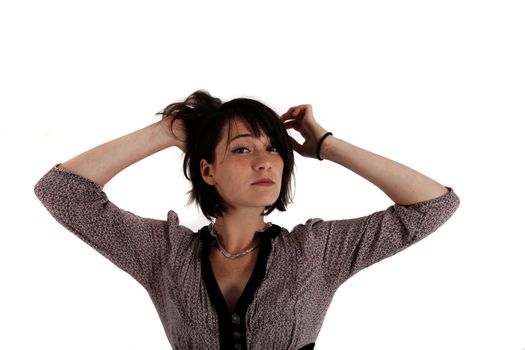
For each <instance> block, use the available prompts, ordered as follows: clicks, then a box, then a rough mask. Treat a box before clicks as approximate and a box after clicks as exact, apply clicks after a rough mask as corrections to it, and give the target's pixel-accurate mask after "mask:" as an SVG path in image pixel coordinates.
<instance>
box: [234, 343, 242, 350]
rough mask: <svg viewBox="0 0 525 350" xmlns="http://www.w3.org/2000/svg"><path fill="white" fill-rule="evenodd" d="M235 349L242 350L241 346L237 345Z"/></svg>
mask: <svg viewBox="0 0 525 350" xmlns="http://www.w3.org/2000/svg"><path fill="white" fill-rule="evenodd" d="M233 347H234V348H235V350H241V344H235V345H234V346H233Z"/></svg>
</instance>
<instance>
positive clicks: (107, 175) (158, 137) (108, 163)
mask: <svg viewBox="0 0 525 350" xmlns="http://www.w3.org/2000/svg"><path fill="white" fill-rule="evenodd" d="M171 145H172V141H171V140H170V139H169V138H167V136H166V135H165V133H164V132H162V129H161V124H160V123H159V122H156V123H153V124H151V125H149V126H147V127H145V128H142V129H140V130H137V131H134V132H132V133H129V134H127V135H124V136H121V137H119V138H116V139H114V140H111V141H108V142H106V143H104V144H101V145H99V146H96V147H94V148H92V149H90V150H88V151H86V152H84V153H81V154H79V155H77V156H76V157H74V158H72V159H70V160H68V161H66V162H64V163H62V164H61V165H59V168H63V169H64V170H68V171H70V172H73V173H75V174H78V175H82V176H84V177H86V178H88V179H90V180H93V181H95V182H96V183H98V184H99V185H100V186H104V185H105V184H106V183H107V182H108V181H109V180H110V179H111V178H113V177H114V176H115V175H116V174H118V173H119V172H120V171H122V170H124V169H125V168H127V167H128V166H130V165H131V164H133V163H136V162H138V161H139V160H141V159H144V158H146V157H148V156H150V155H152V154H153V153H156V152H158V151H161V150H163V149H165V148H167V147H169V146H171Z"/></svg>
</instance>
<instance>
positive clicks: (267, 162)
mask: <svg viewBox="0 0 525 350" xmlns="http://www.w3.org/2000/svg"><path fill="white" fill-rule="evenodd" d="M254 166H255V168H256V169H257V170H261V169H270V168H271V167H272V162H271V156H270V155H268V154H267V153H266V152H259V154H258V155H257V156H256V157H255V160H254Z"/></svg>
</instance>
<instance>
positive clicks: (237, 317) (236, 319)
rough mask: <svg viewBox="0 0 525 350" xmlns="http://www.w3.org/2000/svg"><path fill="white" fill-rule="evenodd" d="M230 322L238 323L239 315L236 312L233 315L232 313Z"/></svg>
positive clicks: (239, 321)
mask: <svg viewBox="0 0 525 350" xmlns="http://www.w3.org/2000/svg"><path fill="white" fill-rule="evenodd" d="M232 322H233V323H234V324H239V323H241V318H240V317H239V315H237V314H233V315H232Z"/></svg>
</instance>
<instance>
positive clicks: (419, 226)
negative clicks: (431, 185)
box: [297, 186, 460, 289]
mask: <svg viewBox="0 0 525 350" xmlns="http://www.w3.org/2000/svg"><path fill="white" fill-rule="evenodd" d="M446 188H447V189H448V192H447V193H445V194H444V195H442V196H440V197H437V198H433V199H430V200H427V201H423V202H419V203H415V204H410V205H400V204H397V203H395V204H393V205H392V206H390V207H388V208H387V209H386V210H382V211H378V212H375V213H373V214H371V215H367V216H363V217H359V218H353V219H346V220H333V221H324V220H322V219H320V218H313V219H309V220H308V221H306V223H305V224H304V225H298V226H297V229H299V230H302V231H303V232H302V233H303V234H304V237H306V242H307V243H305V244H306V245H307V246H308V249H307V251H308V252H309V253H310V257H309V259H308V260H309V262H310V263H311V264H316V263H317V264H319V265H320V268H321V270H322V274H323V275H324V276H325V278H326V283H327V284H328V285H329V286H331V287H333V288H334V289H337V288H339V286H341V285H342V284H343V283H344V282H345V281H346V280H348V279H349V278H350V277H351V276H353V275H354V274H356V273H357V272H359V271H360V270H363V269H364V268H366V267H368V266H370V265H372V264H374V263H377V262H379V261H381V260H383V259H385V258H388V257H390V256H392V255H394V254H396V253H399V252H400V251H402V250H404V249H405V248H407V247H409V246H411V245H412V244H414V243H416V242H418V241H420V240H422V239H423V238H425V237H427V236H428V235H429V234H431V233H433V232H435V231H436V230H437V229H438V228H439V227H440V226H441V225H443V224H444V223H445V222H446V221H447V220H448V219H449V218H450V217H451V216H452V214H453V213H454V212H455V211H456V210H457V208H458V207H459V203H460V201H459V197H458V196H457V195H456V193H455V192H454V190H453V189H452V188H451V187H448V186H446Z"/></svg>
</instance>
